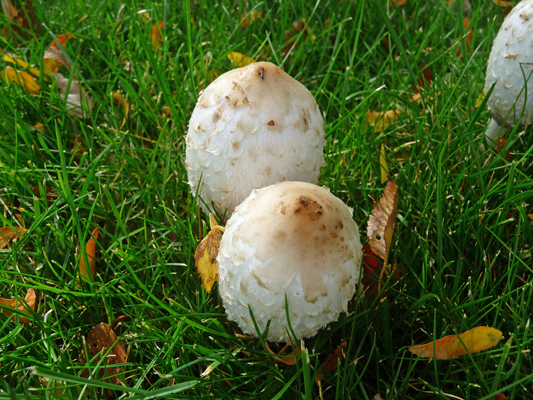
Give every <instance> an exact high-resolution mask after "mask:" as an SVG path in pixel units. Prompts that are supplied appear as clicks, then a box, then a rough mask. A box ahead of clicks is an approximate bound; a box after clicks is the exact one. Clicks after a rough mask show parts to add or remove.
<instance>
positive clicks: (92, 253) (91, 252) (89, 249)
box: [78, 228, 100, 284]
mask: <svg viewBox="0 0 533 400" xmlns="http://www.w3.org/2000/svg"><path fill="white" fill-rule="evenodd" d="M99 232H100V229H99V228H94V230H93V233H92V237H91V238H90V239H89V241H88V242H87V244H86V245H85V252H86V253H87V259H88V260H89V271H90V272H91V279H90V280H91V281H92V280H93V278H94V273H95V272H96V239H98V233H99ZM78 258H79V259H80V267H79V269H80V277H81V279H79V281H80V283H81V284H83V283H84V282H85V281H86V280H89V279H87V278H88V277H89V274H88V272H87V266H86V265H85V257H83V256H82V254H81V251H80V252H78Z"/></svg>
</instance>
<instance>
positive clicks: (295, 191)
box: [218, 182, 362, 342]
mask: <svg viewBox="0 0 533 400" xmlns="http://www.w3.org/2000/svg"><path fill="white" fill-rule="evenodd" d="M361 258H362V247H361V242H360V239H359V229H358V227H357V224H356V223H355V222H354V220H353V218H352V209H351V208H349V207H347V206H346V205H345V204H344V203H343V202H342V201H341V200H339V199H338V198H337V197H335V196H334V195H332V194H331V193H330V192H329V190H328V189H326V188H323V187H320V186H316V185H313V184H310V183H304V182H281V183H277V184H275V185H272V186H268V187H266V188H263V189H258V190H254V191H253V192H252V194H251V195H250V196H249V197H248V198H247V199H246V200H244V201H243V202H242V204H240V205H239V206H238V207H237V208H236V210H235V212H234V214H233V215H232V217H231V218H230V220H229V221H228V223H227V225H226V231H225V233H224V236H223V238H222V242H221V244H220V251H219V254H218V261H219V265H218V273H219V277H220V278H219V290H220V295H221V297H222V301H223V304H224V307H225V309H226V313H227V314H228V318H229V319H230V320H232V321H235V322H236V323H237V324H238V325H239V327H240V328H241V329H242V330H243V332H244V333H246V334H249V335H254V336H255V335H257V331H256V329H255V326H254V324H253V321H252V318H251V315H250V312H249V309H248V307H250V309H251V311H252V313H253V316H254V318H255V321H256V323H257V326H258V328H259V330H260V331H261V333H262V332H263V331H264V330H265V329H266V327H267V324H268V322H269V321H270V326H269V329H268V334H267V336H266V339H267V340H269V341H274V342H287V341H289V337H290V336H289V333H288V332H289V326H288V322H287V310H286V305H287V306H288V308H289V309H288V314H289V317H290V325H291V326H292V329H293V331H294V334H295V335H296V338H297V339H301V338H306V337H310V336H313V335H315V334H316V333H317V331H318V330H319V329H320V328H322V327H324V326H325V325H327V324H328V323H330V322H333V321H336V320H337V319H338V317H339V314H340V313H341V312H346V310H347V306H348V301H349V300H351V299H352V297H353V296H354V293H355V285H356V283H357V282H358V279H359V273H360V261H361Z"/></svg>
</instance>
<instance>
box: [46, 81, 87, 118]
mask: <svg viewBox="0 0 533 400" xmlns="http://www.w3.org/2000/svg"><path fill="white" fill-rule="evenodd" d="M54 77H55V78H56V84H57V87H58V88H59V90H60V91H61V98H63V99H66V101H67V104H66V107H67V110H68V111H69V112H70V114H72V115H74V116H76V117H78V118H88V117H89V112H90V111H92V109H93V101H92V99H91V98H90V97H89V96H88V95H87V92H86V91H85V89H83V88H82V87H81V85H80V83H79V82H78V80H77V79H74V78H73V79H72V81H70V80H69V79H68V78H65V77H64V76H63V75H61V74H58V73H55V74H54ZM67 89H68V92H67Z"/></svg>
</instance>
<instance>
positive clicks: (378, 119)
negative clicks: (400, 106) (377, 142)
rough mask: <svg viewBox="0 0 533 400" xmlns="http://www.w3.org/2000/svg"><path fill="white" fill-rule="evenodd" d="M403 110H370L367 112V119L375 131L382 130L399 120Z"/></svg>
mask: <svg viewBox="0 0 533 400" xmlns="http://www.w3.org/2000/svg"><path fill="white" fill-rule="evenodd" d="M401 112H402V111H401V110H388V111H385V112H381V111H369V112H367V113H366V121H367V122H368V125H370V126H373V127H374V131H376V132H381V131H382V130H383V129H385V128H386V127H387V126H389V125H390V124H392V123H393V122H394V121H395V120H397V119H398V115H399V114H401Z"/></svg>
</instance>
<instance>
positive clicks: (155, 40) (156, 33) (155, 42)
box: [148, 21, 165, 52]
mask: <svg viewBox="0 0 533 400" xmlns="http://www.w3.org/2000/svg"><path fill="white" fill-rule="evenodd" d="M164 26H165V22H164V21H159V22H156V23H155V24H154V25H153V26H152V29H151V30H150V34H149V35H148V36H149V38H150V42H152V47H153V48H154V51H156V52H157V51H158V50H159V48H160V47H161V45H162V44H163V38H162V37H161V32H163V28H164Z"/></svg>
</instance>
